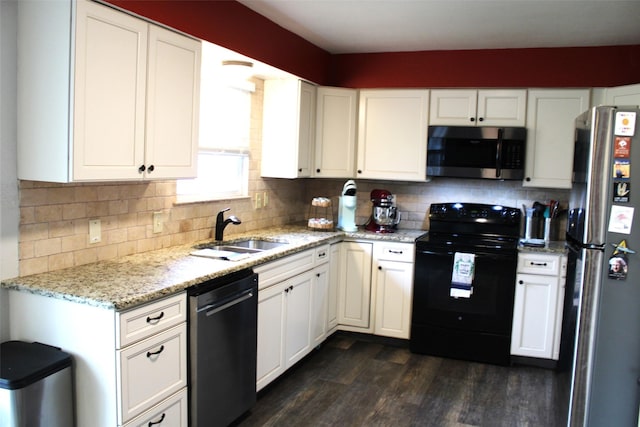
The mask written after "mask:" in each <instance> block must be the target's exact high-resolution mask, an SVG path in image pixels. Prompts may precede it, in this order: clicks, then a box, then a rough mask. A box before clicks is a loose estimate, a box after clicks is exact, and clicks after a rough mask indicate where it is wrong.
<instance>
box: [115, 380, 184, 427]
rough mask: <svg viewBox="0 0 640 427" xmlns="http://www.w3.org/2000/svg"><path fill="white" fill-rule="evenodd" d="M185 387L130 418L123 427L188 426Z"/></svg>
mask: <svg viewBox="0 0 640 427" xmlns="http://www.w3.org/2000/svg"><path fill="white" fill-rule="evenodd" d="M188 411H189V406H188V404H187V388H186V387H185V388H183V389H182V390H181V391H179V392H178V393H176V394H174V395H173V396H171V397H170V398H168V399H166V400H165V401H163V402H162V403H161V404H159V405H158V406H155V407H153V408H151V409H150V410H148V411H147V412H145V413H144V414H142V415H140V416H139V417H137V418H135V419H133V420H131V421H130V422H129V423H127V424H126V425H125V427H153V426H158V427H188V425H189V424H188V418H189V417H188Z"/></svg>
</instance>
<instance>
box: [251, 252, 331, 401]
mask: <svg viewBox="0 0 640 427" xmlns="http://www.w3.org/2000/svg"><path fill="white" fill-rule="evenodd" d="M310 257H311V258H310ZM291 258H293V259H291ZM309 259H312V260H313V262H312V263H309V262H308V260H309ZM329 259H330V251H329V245H324V246H321V247H320V248H317V249H310V250H308V251H305V252H303V253H301V254H296V255H292V256H290V257H286V258H282V259H280V260H277V261H274V262H272V263H269V264H266V265H264V266H259V267H256V268H255V271H256V272H257V273H258V282H259V283H261V285H260V290H259V291H258V357H257V374H256V376H257V379H256V388H257V390H260V389H262V388H264V387H265V386H266V385H267V384H269V383H270V382H271V381H273V380H274V379H276V378H277V377H278V376H280V375H281V374H282V373H283V372H285V371H286V370H287V369H288V368H289V367H291V366H293V365H294V364H295V363H297V362H298V361H299V360H300V359H302V358H303V357H304V356H306V355H307V354H308V353H309V352H310V351H311V350H312V349H313V348H314V347H315V346H316V345H318V344H320V343H321V342H322V341H324V339H325V338H326V336H327V335H326V334H327V327H328V321H327V316H328V305H327V301H328V290H329V287H328V277H329V263H328V262H329ZM286 267H288V268H289V271H290V272H292V273H291V274H290V275H289V276H286V275H284V276H283V275H278V278H279V279H278V281H277V282H275V283H272V280H270V277H271V275H272V273H273V272H274V271H283V268H286ZM305 267H306V271H304V272H302V273H296V271H298V270H300V269H304V268H305ZM261 275H264V276H266V277H267V280H266V281H265V282H266V283H265V284H264V285H263V284H262V281H261V279H260V277H261Z"/></svg>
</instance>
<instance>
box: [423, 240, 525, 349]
mask: <svg viewBox="0 0 640 427" xmlns="http://www.w3.org/2000/svg"><path fill="white" fill-rule="evenodd" d="M460 252H466V253H473V254H474V255H475V261H474V264H475V266H474V269H475V272H474V279H473V282H472V284H473V293H472V295H471V296H470V297H469V298H454V297H451V296H450V290H451V274H452V270H453V262H454V255H455V251H454V250H452V248H450V247H449V248H433V249H426V248H423V249H417V250H416V258H415V275H414V290H413V317H412V323H413V324H417V325H427V324H428V325H433V326H436V327H440V328H445V329H458V330H464V331H477V332H487V333H495V334H500V335H509V336H510V335H511V323H512V318H513V299H514V293H515V277H516V266H517V251H516V250H504V251H491V250H477V249H476V250H474V249H472V248H464V249H463V250H460Z"/></svg>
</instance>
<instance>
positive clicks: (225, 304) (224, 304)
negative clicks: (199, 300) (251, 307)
mask: <svg viewBox="0 0 640 427" xmlns="http://www.w3.org/2000/svg"><path fill="white" fill-rule="evenodd" d="M253 295H254V294H253V289H248V290H246V291H244V292H239V293H237V294H235V295H231V296H230V297H227V298H224V299H222V300H220V301H216V302H214V303H213V304H208V305H205V306H204V307H200V308H198V309H197V310H196V313H202V312H203V311H206V315H207V316H211V315H214V314H216V313H218V312H220V311H222V310H225V309H227V308H229V307H232V306H234V305H236V304H240V303H241V302H242V301H246V300H248V299H250V298H253Z"/></svg>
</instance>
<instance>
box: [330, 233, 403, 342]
mask: <svg viewBox="0 0 640 427" xmlns="http://www.w3.org/2000/svg"><path fill="white" fill-rule="evenodd" d="M340 245H341V250H340V263H339V281H338V286H339V316H338V323H339V329H342V330H347V331H356V332H365V333H373V334H375V335H383V336H388V337H394V338H403V339H408V338H409V332H410V322H411V298H412V289H413V256H414V246H413V244H409V243H396V242H373V243H371V242H342V243H340ZM372 267H373V270H372Z"/></svg>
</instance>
